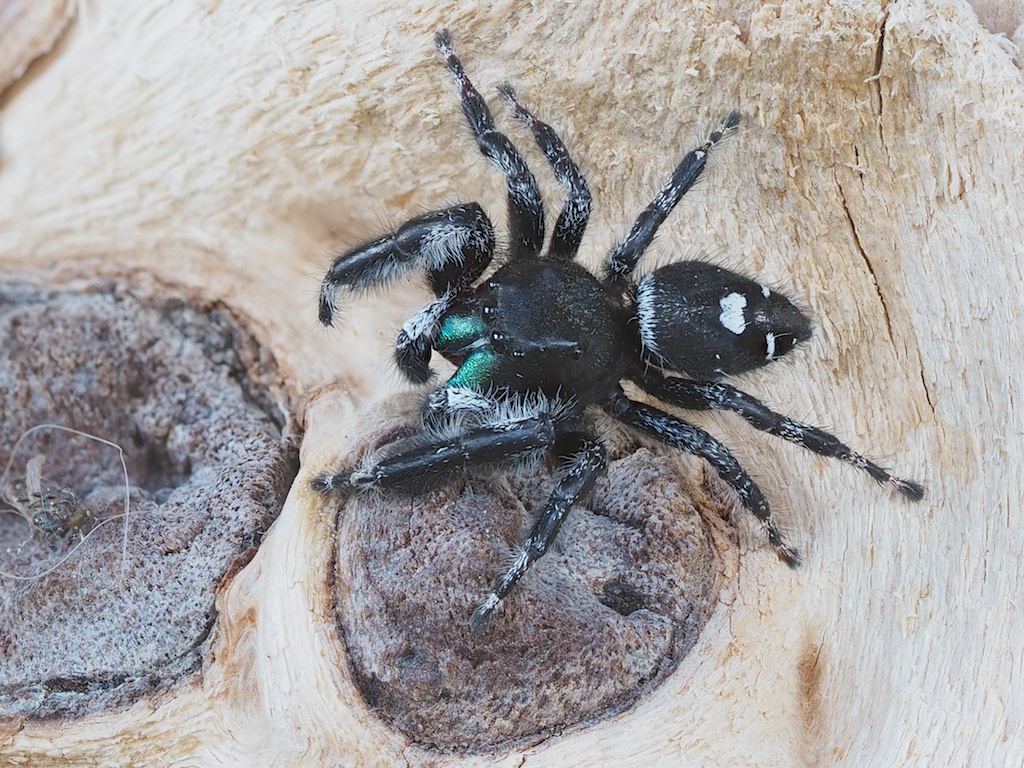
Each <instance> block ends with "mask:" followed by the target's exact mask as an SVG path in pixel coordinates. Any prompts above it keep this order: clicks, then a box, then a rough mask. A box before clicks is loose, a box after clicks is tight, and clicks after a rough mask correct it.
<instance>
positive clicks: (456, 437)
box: [313, 413, 555, 495]
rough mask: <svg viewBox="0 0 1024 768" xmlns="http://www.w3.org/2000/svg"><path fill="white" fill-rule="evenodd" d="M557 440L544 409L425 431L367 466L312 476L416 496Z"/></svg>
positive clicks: (328, 487) (325, 486)
mask: <svg viewBox="0 0 1024 768" xmlns="http://www.w3.org/2000/svg"><path fill="white" fill-rule="evenodd" d="M554 444H555V425H554V421H553V420H552V419H551V417H550V416H548V415H547V414H543V413H542V414H538V415H535V416H531V417H528V418H525V419H519V420H516V421H506V422H501V423H494V424H483V425H478V426H473V427H469V428H467V429H464V430H462V431H461V432H455V433H454V434H452V433H451V431H448V432H447V433H445V432H442V431H437V432H423V433H420V434H416V435H412V436H411V437H407V438H404V439H402V440H397V441H396V442H394V443H391V444H389V445H386V446H384V448H382V449H381V451H380V453H378V454H377V455H375V456H373V457H372V459H371V460H370V461H369V463H367V464H365V465H363V466H359V467H355V468H353V469H349V470H347V471H345V472H339V473H337V474H333V475H322V476H320V477H318V478H316V479H315V480H314V481H313V487H314V488H315V489H316V490H317V491H319V492H321V493H329V492H332V491H345V490H349V489H354V490H357V491H369V490H377V491H383V490H394V491H399V492H403V493H408V494H412V495H415V494H419V493H422V492H423V491H425V490H429V489H431V488H436V487H438V486H439V485H441V484H442V483H444V482H445V481H447V480H449V479H450V478H452V477H455V476H457V475H461V474H465V473H466V472H467V471H468V470H470V469H472V468H473V467H477V466H501V465H508V464H513V463H515V462H517V461H523V460H525V459H530V458H532V457H534V456H537V455H538V454H540V453H546V452H548V451H550V450H551V449H552V448H553V446H554Z"/></svg>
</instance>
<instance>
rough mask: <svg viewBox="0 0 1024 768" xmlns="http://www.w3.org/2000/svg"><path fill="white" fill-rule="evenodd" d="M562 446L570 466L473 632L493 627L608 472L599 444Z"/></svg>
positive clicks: (585, 441)
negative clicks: (569, 518)
mask: <svg viewBox="0 0 1024 768" xmlns="http://www.w3.org/2000/svg"><path fill="white" fill-rule="evenodd" d="M559 442H560V443H561V444H562V446H564V447H563V448H561V450H559V451H558V453H559V454H560V455H563V456H565V457H566V459H567V462H566V464H565V465H564V466H563V467H562V468H561V470H560V471H559V473H558V480H557V483H556V485H555V490H554V492H553V493H552V494H551V498H550V499H549V500H548V503H547V506H546V507H545V508H544V511H543V512H542V513H541V516H540V517H539V518H538V519H537V522H536V523H535V524H534V526H533V530H532V531H531V532H530V535H529V536H528V537H527V539H526V541H524V542H523V544H522V547H521V549H520V551H519V553H518V554H517V555H516V559H515V561H514V562H513V563H512V565H511V566H510V567H509V569H508V570H507V571H506V572H505V574H504V575H503V576H502V577H501V579H499V580H498V584H497V585H496V586H495V587H494V591H493V592H491V593H490V594H489V595H487V597H486V598H485V599H484V601H483V602H482V603H481V604H480V605H479V606H478V607H477V609H476V610H475V611H474V612H473V617H472V618H471V619H470V621H469V625H470V627H471V628H472V630H473V631H474V632H483V631H485V630H486V629H487V628H488V626H490V623H491V620H492V619H493V618H494V613H495V611H497V609H498V606H499V605H500V604H501V601H502V600H503V599H504V598H505V597H507V596H508V594H509V593H510V592H511V591H512V589H513V588H514V587H515V585H516V584H518V583H519V581H520V580H521V579H522V578H523V576H525V575H526V572H527V570H529V568H530V566H531V565H533V564H534V563H535V562H536V561H537V560H539V559H540V558H541V557H542V556H543V555H544V553H545V552H547V551H548V548H549V547H550V546H551V544H552V542H554V540H555V537H556V536H558V531H559V530H560V529H561V527H562V523H563V522H565V518H566V516H567V515H568V514H569V510H570V509H572V507H573V505H575V504H577V503H579V501H580V500H581V499H583V498H584V497H586V496H587V495H588V494H589V493H590V491H591V490H593V488H594V482H595V481H596V480H597V477H598V475H600V474H601V472H603V471H604V469H605V466H606V462H605V449H604V446H603V445H602V444H601V443H600V442H599V441H598V440H596V439H594V438H592V437H588V436H587V435H583V434H580V433H567V434H565V435H563V436H561V438H560V440H559Z"/></svg>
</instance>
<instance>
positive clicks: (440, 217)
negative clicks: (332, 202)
mask: <svg viewBox="0 0 1024 768" xmlns="http://www.w3.org/2000/svg"><path fill="white" fill-rule="evenodd" d="M494 244H495V239H494V227H493V226H492V225H491V222H490V220H489V219H488V218H487V214H485V213H484V211H483V209H482V208H481V207H480V206H479V205H477V204H476V203H465V204H463V205H455V206H452V207H451V208H445V209H443V210H440V211H433V212H431V213H427V214H425V215H423V216H418V217H416V218H414V219H411V220H409V221H407V222H406V223H405V224H403V225H402V226H401V227H399V228H398V229H397V230H395V231H394V232H391V233H389V234H387V235H384V236H383V237H379V238H377V239H376V240H371V241H369V242H367V243H363V244H362V245H359V246H357V247H356V248H353V249H352V250H350V251H347V252H346V253H343V254H341V255H340V256H338V257H337V258H335V259H334V261H333V262H332V264H331V266H330V269H328V271H327V274H326V275H325V276H324V279H323V283H322V284H321V286H320V322H321V323H323V324H324V325H327V326H329V325H331V324H333V322H334V316H335V314H336V313H337V299H336V296H337V292H338V290H339V289H340V288H348V289H350V290H353V291H360V290H367V289H369V288H373V287H376V286H378V285H383V284H385V283H387V282H390V281H392V280H395V279H397V278H398V277H403V276H405V275H407V274H408V273H410V272H412V271H413V270H415V269H425V270H426V272H427V276H428V279H429V282H430V286H431V288H432V289H433V291H434V294H435V296H437V297H438V298H437V299H436V300H435V301H433V302H431V303H430V304H428V305H426V306H425V307H423V308H422V309H420V310H419V311H417V312H416V313H415V314H414V315H413V316H412V317H411V318H410V319H409V320H408V321H407V322H406V323H405V325H404V326H403V327H402V330H401V332H400V333H399V335H398V340H397V341H396V344H395V360H396V362H397V364H398V367H399V370H401V371H402V372H403V373H404V374H405V375H406V376H407V377H408V378H409V379H410V380H412V381H413V382H416V383H424V382H425V381H427V379H429V378H430V368H429V366H428V362H429V360H430V347H431V337H432V334H433V332H434V328H435V326H436V325H437V322H438V320H439V319H440V317H441V316H442V315H443V314H444V312H445V311H446V310H447V309H448V308H449V307H450V306H451V304H452V302H453V301H454V299H455V298H456V297H457V296H458V295H459V294H460V293H461V292H462V291H465V290H466V289H467V288H469V287H470V286H471V285H472V283H473V281H474V280H476V279H477V278H478V277H480V275H481V274H482V273H483V271H484V269H486V268H487V265H488V264H490V262H491V258H492V257H493V255H494Z"/></svg>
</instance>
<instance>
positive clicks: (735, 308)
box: [718, 293, 747, 336]
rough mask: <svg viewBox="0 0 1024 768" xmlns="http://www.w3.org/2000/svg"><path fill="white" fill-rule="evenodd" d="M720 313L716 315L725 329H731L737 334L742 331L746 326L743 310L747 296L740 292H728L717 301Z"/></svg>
mask: <svg viewBox="0 0 1024 768" xmlns="http://www.w3.org/2000/svg"><path fill="white" fill-rule="evenodd" d="M718 304H719V306H720V307H721V308H722V314H720V315H719V316H718V320H719V322H720V323H721V324H722V325H723V326H724V327H725V329H726V330H727V331H732V332H733V333H735V334H736V335H737V336H739V335H740V334H741V333H743V331H744V330H746V327H747V318H746V317H744V315H743V310H744V309H746V306H747V298H746V296H744V295H743V294H742V293H730V294H729V295H728V296H724V297H723V298H722V299H721V300H720V301H719V302H718Z"/></svg>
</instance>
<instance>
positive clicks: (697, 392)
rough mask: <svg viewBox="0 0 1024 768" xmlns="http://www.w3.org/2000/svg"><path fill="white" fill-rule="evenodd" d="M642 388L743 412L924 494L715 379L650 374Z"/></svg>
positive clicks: (906, 491) (886, 482) (903, 490)
mask: <svg viewBox="0 0 1024 768" xmlns="http://www.w3.org/2000/svg"><path fill="white" fill-rule="evenodd" d="M642 384H643V387H644V389H645V390H647V391H648V392H650V393H651V394H652V395H654V396H655V397H656V398H658V399H659V400H661V401H663V402H666V403H669V404H671V405H675V406H678V407H680V408H684V409H686V410H691V411H698V410H699V411H703V410H722V411H732V412H733V413H737V414H739V415H740V416H742V417H743V418H744V419H745V420H746V421H747V423H748V424H750V425H751V426H753V427H754V428H755V429H759V430H761V431H762V432H767V433H768V434H771V435H775V436H776V437H781V438H782V439H783V440H788V441H789V442H791V443H794V444H795V445H799V446H800V447H802V448H806V449H807V450H808V451H812V452H814V453H817V454H818V455H820V456H825V457H827V458H832V459H839V460H840V461H844V462H846V463H847V464H850V465H852V466H854V467H857V468H858V469H862V470H864V471H865V472H867V473H868V474H869V475H871V477H872V478H874V480H875V481H876V482H877V483H878V484H879V485H882V486H885V487H888V488H891V489H892V490H894V491H896V492H898V493H900V494H902V495H903V496H906V497H907V498H908V499H911V500H913V501H920V500H921V499H922V498H923V497H924V486H922V485H921V484H920V483H917V482H914V481H913V480H904V479H903V478H900V477H896V476H895V475H893V474H892V473H891V472H889V471H888V470H885V469H883V468H882V467H880V466H879V465H878V464H876V463H875V462H873V461H871V460H870V459H868V458H865V457H864V456H861V455H860V454H859V453H857V452H856V451H855V450H853V449H852V448H850V446H848V445H846V444H845V443H843V442H842V441H841V440H839V438H837V437H836V436H835V435H832V434H830V433H828V432H826V431H825V430H823V429H819V428H818V427H815V426H812V425H810V424H804V423H803V422H799V421H795V420H793V419H790V418H789V417H787V416H783V415H782V414H780V413H776V412H775V411H773V410H771V409H770V408H768V407H767V406H766V405H765V404H764V403H762V402H761V401H760V400H758V399H757V398H756V397H754V396H753V395H748V394H747V393H746V392H743V391H742V390H740V389H737V388H736V387H733V386H731V385H729V384H723V383H721V382H716V381H691V380H689V379H680V378H676V377H665V376H661V375H656V374H650V375H648V376H647V377H645V378H644V380H643V381H642Z"/></svg>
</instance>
